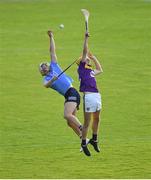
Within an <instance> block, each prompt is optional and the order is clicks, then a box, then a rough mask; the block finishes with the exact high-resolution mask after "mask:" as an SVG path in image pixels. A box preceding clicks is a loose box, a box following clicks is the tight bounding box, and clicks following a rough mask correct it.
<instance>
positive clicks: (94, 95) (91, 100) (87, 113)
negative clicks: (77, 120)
mask: <svg viewBox="0 0 151 180" xmlns="http://www.w3.org/2000/svg"><path fill="white" fill-rule="evenodd" d="M88 37H89V33H88V32H86V33H85V39H84V46H83V54H82V57H80V58H79V63H77V64H78V65H79V66H78V75H79V80H80V92H83V104H84V106H83V108H84V124H83V128H82V142H81V147H82V149H83V151H84V153H85V154H86V155H87V156H91V153H90V151H89V149H88V147H87V145H88V144H87V142H86V139H87V134H88V128H89V125H90V121H91V115H92V117H93V122H92V138H91V139H90V140H89V143H90V144H91V145H92V146H93V148H94V150H95V151H96V152H100V148H99V146H98V130H99V121H100V112H101V108H102V103H101V94H100V93H99V90H98V88H97V84H96V79H95V76H96V75H98V74H100V73H102V72H103V70H102V67H101V64H100V63H99V61H98V59H97V58H96V57H95V56H94V55H93V54H92V53H90V52H89V51H88ZM91 62H93V64H94V66H95V69H92V65H91Z"/></svg>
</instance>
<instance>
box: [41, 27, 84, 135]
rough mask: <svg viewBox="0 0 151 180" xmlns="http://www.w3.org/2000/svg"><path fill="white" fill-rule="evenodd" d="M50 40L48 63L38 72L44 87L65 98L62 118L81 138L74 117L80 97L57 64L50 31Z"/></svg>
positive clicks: (42, 65)
mask: <svg viewBox="0 0 151 180" xmlns="http://www.w3.org/2000/svg"><path fill="white" fill-rule="evenodd" d="M48 36H49V38H50V58H51V61H50V63H48V62H43V63H41V64H40V65H39V71H40V73H41V75H42V76H44V86H45V87H46V88H51V89H53V90H55V91H57V92H58V93H59V94H60V95H63V96H64V97H65V103H64V118H65V119H66V120H67V124H68V126H69V127H71V128H72V129H73V130H74V132H75V133H76V134H77V135H78V136H79V137H80V138H81V131H82V125H81V123H80V121H79V120H78V119H77V117H76V112H77V109H78V108H79V105H80V95H79V93H78V92H77V90H76V89H75V88H73V86H72V81H73V80H72V79H71V78H70V77H69V76H67V75H66V74H65V73H63V74H62V75H61V76H59V77H58V75H59V74H60V73H61V72H62V69H61V68H60V66H59V65H58V63H57V56H56V51H55V41H54V37H53V33H52V31H48Z"/></svg>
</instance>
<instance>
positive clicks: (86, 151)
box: [81, 144, 91, 156]
mask: <svg viewBox="0 0 151 180" xmlns="http://www.w3.org/2000/svg"><path fill="white" fill-rule="evenodd" d="M81 147H82V149H83V152H84V154H85V155H86V156H91V154H90V151H89V149H88V147H87V145H86V144H85V145H83V144H81Z"/></svg>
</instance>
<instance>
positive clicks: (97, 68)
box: [88, 53, 103, 75]
mask: <svg viewBox="0 0 151 180" xmlns="http://www.w3.org/2000/svg"><path fill="white" fill-rule="evenodd" d="M88 56H89V58H90V59H91V60H92V61H93V62H94V64H95V69H94V75H98V74H100V73H102V72H103V69H102V66H101V64H100V62H99V61H98V59H97V58H96V57H95V56H94V55H93V54H91V53H89V54H88Z"/></svg>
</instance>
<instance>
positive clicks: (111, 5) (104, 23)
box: [0, 0, 151, 179]
mask: <svg viewBox="0 0 151 180" xmlns="http://www.w3.org/2000/svg"><path fill="white" fill-rule="evenodd" d="M81 8H87V9H89V11H90V13H91V15H90V19H89V26H90V28H89V29H90V34H91V37H90V40H89V47H90V49H91V50H92V51H93V52H94V53H95V54H96V55H97V56H98V57H100V58H101V63H102V65H103V70H104V73H103V74H102V76H98V77H97V81H98V86H99V88H100V89H101V93H102V100H103V111H102V118H101V127H100V133H99V140H100V143H101V147H102V151H101V153H100V154H96V153H95V152H94V151H93V150H92V149H91V152H92V157H90V158H88V157H85V156H84V154H83V153H79V147H80V142H79V139H78V138H77V137H76V136H75V135H74V133H73V132H72V131H71V129H70V128H68V127H67V125H66V123H65V120H64V119H63V102H64V98H63V97H61V96H59V95H58V94H57V93H55V92H54V91H52V90H50V89H45V88H43V87H42V79H41V76H40V74H39V72H38V68H37V67H38V64H39V63H40V62H41V61H43V60H44V59H49V51H48V49H49V41H48V37H47V34H46V31H47V30H48V29H49V28H52V30H54V33H55V40H56V46H57V55H58V59H59V62H60V65H61V66H62V68H65V67H67V66H68V65H69V64H70V63H71V62H72V61H73V60H74V59H75V58H77V57H79V55H80V54H81V51H82V44H83V35H84V18H83V17H82V14H81V12H80V9H81ZM150 21H151V1H149V0H148V1H147V0H89V1H88V0H76V1H73V0H43V1H42V0H41V1H40V0H26V1H25V0H0V68H1V71H0V90H1V91H0V110H1V114H0V124H1V125H0V178H2V179H3V178H20V179H21V178H45V179H46V178H50V179H51V178H62V179H63V178H64V179H68V178H69V179H71V178H77V179H78V178H81V179H100V178H143V179H145V178H151V171H150V167H151V121H150V120H151V61H150V60H151V50H150V49H151V40H150V39H151V30H150V29H151V23H150ZM61 23H63V24H64V25H65V28H64V30H60V29H59V28H58V26H59V24H61ZM68 74H69V75H71V76H72V77H73V79H74V86H75V87H76V88H78V85H79V82H78V78H77V73H76V66H73V67H72V68H71V69H69V70H68ZM78 117H79V119H80V121H81V122H83V114H82V104H81V108H80V111H79V112H78Z"/></svg>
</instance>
